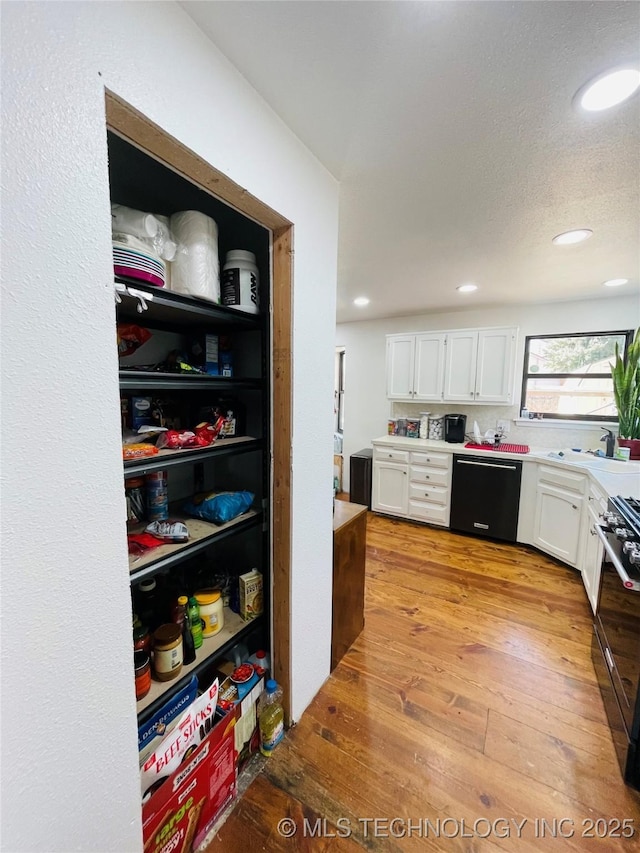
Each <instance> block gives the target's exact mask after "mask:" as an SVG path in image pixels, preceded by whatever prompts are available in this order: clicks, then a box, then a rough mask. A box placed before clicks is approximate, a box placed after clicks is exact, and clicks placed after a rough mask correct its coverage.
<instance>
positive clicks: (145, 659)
mask: <svg viewBox="0 0 640 853" xmlns="http://www.w3.org/2000/svg"><path fill="white" fill-rule="evenodd" d="M133 666H134V669H135V674H136V701H137V702H139V701H140V700H141V699H142V698H144V697H145V696H146V695H147V693H148V692H149V691H150V690H151V660H150V658H149V653H148V652H144V651H138V652H134V654H133Z"/></svg>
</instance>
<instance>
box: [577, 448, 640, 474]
mask: <svg viewBox="0 0 640 853" xmlns="http://www.w3.org/2000/svg"><path fill="white" fill-rule="evenodd" d="M562 454H563V456H562V458H563V459H564V460H566V461H567V462H571V464H572V465H581V466H582V467H584V468H593V469H594V470H595V471H606V472H607V473H608V474H636V473H640V462H624V461H623V460H621V459H610V458H607V457H606V456H593V455H592V454H590V453H577V452H576V451H575V450H563V451H562Z"/></svg>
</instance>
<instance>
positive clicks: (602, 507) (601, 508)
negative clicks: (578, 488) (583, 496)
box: [589, 483, 608, 515]
mask: <svg viewBox="0 0 640 853" xmlns="http://www.w3.org/2000/svg"><path fill="white" fill-rule="evenodd" d="M607 503H608V498H607V495H606V494H605V493H604V492H601V491H600V489H598V488H597V486H594V485H593V483H590V484H589V507H590V508H591V509H593V511H594V512H596V513H597V514H598V515H600V514H601V513H603V512H606V509H607Z"/></svg>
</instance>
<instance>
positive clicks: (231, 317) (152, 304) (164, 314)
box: [115, 276, 263, 329]
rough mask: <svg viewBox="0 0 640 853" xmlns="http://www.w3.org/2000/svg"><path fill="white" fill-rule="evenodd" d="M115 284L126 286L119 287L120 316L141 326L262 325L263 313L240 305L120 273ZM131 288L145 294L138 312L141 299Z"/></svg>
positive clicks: (257, 326) (246, 326)
mask: <svg viewBox="0 0 640 853" xmlns="http://www.w3.org/2000/svg"><path fill="white" fill-rule="evenodd" d="M115 281H116V283H120V284H123V285H125V289H122V288H116V290H117V293H118V294H119V295H120V298H121V300H122V301H121V302H120V303H119V304H118V305H117V312H118V315H119V316H122V317H127V318H128V319H131V320H135V321H136V322H138V323H140V324H141V325H151V326H153V325H154V324H156V323H157V324H159V325H161V326H166V325H172V326H181V327H185V326H203V325H211V326H216V327H218V326H220V327H222V326H224V327H227V328H229V329H231V328H236V329H259V328H261V327H262V325H263V315H261V314H249V313H248V312H246V311H240V310H239V309H237V308H227V307H226V306H224V305H216V303H214V302H208V301H206V300H199V299H196V298H195V297H193V296H183V295H182V294H180V293H173V292H172V291H171V290H165V289H164V288H162V287H154V286H153V285H151V284H145V282H142V281H137V280H136V279H133V278H124V277H122V276H117V277H116V279H115ZM128 288H131V290H134V291H138V292H139V293H141V294H142V295H143V298H144V301H145V304H146V306H147V307H146V309H145V310H143V311H142V312H139V311H138V307H139V306H141V303H140V300H139V299H138V298H137V297H136V296H135V295H132V294H130V293H129V290H128Z"/></svg>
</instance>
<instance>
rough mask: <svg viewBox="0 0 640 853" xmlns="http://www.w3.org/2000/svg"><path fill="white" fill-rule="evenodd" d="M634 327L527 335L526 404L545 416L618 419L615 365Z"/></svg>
mask: <svg viewBox="0 0 640 853" xmlns="http://www.w3.org/2000/svg"><path fill="white" fill-rule="evenodd" d="M632 339H633V330H626V331H622V332H583V333H580V334H577V335H540V336H535V337H533V336H531V337H527V338H526V339H525V349H524V375H523V379H522V404H521V405H522V408H523V409H528V411H529V413H532V412H533V413H535V415H541V416H542V418H544V419H545V420H546V419H547V418H549V419H553V418H555V419H563V420H565V419H566V420H571V419H575V420H581V421H596V422H597V421H616V420H617V419H618V413H617V411H616V405H615V401H614V397H613V383H612V381H611V369H610V364H611V363H612V362H613V360H614V358H615V347H616V344H617V345H618V347H619V349H620V352H621V353H622V354H623V357H624V356H626V350H627V346H628V345H629V344H630V343H631V341H632Z"/></svg>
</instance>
